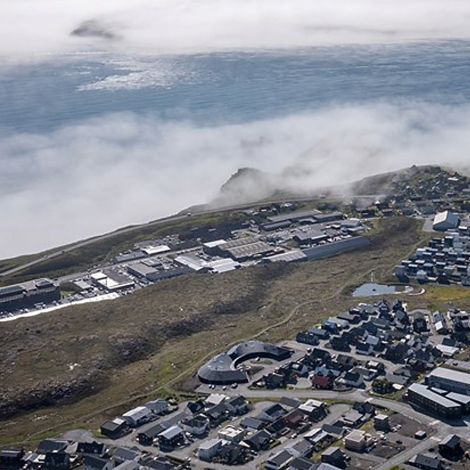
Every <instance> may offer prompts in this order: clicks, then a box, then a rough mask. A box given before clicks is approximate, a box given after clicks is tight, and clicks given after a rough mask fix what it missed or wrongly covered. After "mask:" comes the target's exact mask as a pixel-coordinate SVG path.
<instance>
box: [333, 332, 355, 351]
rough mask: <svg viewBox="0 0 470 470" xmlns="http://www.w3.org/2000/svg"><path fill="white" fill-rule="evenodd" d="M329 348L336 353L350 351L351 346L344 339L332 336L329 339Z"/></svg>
mask: <svg viewBox="0 0 470 470" xmlns="http://www.w3.org/2000/svg"><path fill="white" fill-rule="evenodd" d="M330 346H331V347H332V348H333V349H334V350H336V351H351V346H350V345H349V342H348V341H347V339H346V338H343V337H338V336H333V338H330Z"/></svg>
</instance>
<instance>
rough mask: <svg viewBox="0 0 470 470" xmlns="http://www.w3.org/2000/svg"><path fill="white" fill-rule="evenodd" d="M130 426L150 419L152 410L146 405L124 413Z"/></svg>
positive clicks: (139, 424)
mask: <svg viewBox="0 0 470 470" xmlns="http://www.w3.org/2000/svg"><path fill="white" fill-rule="evenodd" d="M122 417H123V418H124V420H125V421H126V423H127V424H128V425H129V426H132V427H134V428H136V427H138V426H141V425H142V424H144V423H147V422H149V421H150V419H151V417H152V412H151V411H150V410H149V409H148V408H147V407H146V406H138V407H137V408H134V409H132V410H129V411H128V412H127V413H124V414H123V415H122Z"/></svg>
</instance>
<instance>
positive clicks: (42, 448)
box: [37, 439, 69, 454]
mask: <svg viewBox="0 0 470 470" xmlns="http://www.w3.org/2000/svg"><path fill="white" fill-rule="evenodd" d="M68 446H69V443H68V442H67V441H58V440H56V439H44V440H43V441H41V442H40V443H39V444H38V448H37V451H38V453H40V454H47V453H48V452H65V449H67V447H68Z"/></svg>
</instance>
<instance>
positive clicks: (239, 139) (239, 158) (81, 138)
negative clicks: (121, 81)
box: [0, 103, 470, 258]
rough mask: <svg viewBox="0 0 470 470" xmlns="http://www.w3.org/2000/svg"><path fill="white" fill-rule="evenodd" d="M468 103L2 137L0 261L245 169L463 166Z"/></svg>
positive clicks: (159, 209) (145, 211) (366, 170)
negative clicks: (3, 227) (215, 124)
mask: <svg viewBox="0 0 470 470" xmlns="http://www.w3.org/2000/svg"><path fill="white" fill-rule="evenodd" d="M469 125H470V106H464V107H461V108H455V107H454V108H452V107H445V106H432V105H429V104H423V103H421V104H420V103H415V104H410V103H408V104H407V105H406V106H405V105H396V104H395V105H391V104H389V105H387V104H382V105H364V106H359V105H357V106H356V105H351V106H339V107H333V108H325V109H322V110H318V111H316V112H311V113H305V114H301V115H292V116H288V117H284V118H279V119H273V120H266V121H258V122H253V123H247V124H238V125H224V126H218V127H197V126H196V125H194V124H191V123H188V122H162V121H158V120H156V119H154V118H151V117H146V118H144V117H139V116H136V115H134V114H121V115H113V116H104V117H102V118H97V119H91V120H89V121H86V122H83V123H82V124H80V125H75V126H71V127H67V128H63V129H61V130H58V131H55V132H53V133H50V134H48V135H42V136H37V135H24V134H22V135H17V136H11V137H8V138H5V139H3V140H0V165H1V167H2V172H1V173H0V212H1V214H2V220H5V221H8V230H2V231H1V232H0V258H1V257H6V256H11V255H15V254H20V253H25V252H32V251H37V250H40V249H45V248H48V247H52V246H56V245H58V244H63V243H66V242H70V241H73V240H76V239H79V238H82V237H86V236H91V235H96V234H98V233H101V232H105V231H109V230H111V229H115V228H118V227H120V226H123V225H128V224H130V223H137V222H146V221H148V220H151V219H155V218H157V217H159V216H163V215H167V214H171V213H174V212H176V211H179V210H181V209H183V208H184V207H187V206H190V205H193V204H198V203H203V202H206V201H208V200H210V199H211V198H213V197H214V196H215V195H216V194H217V191H218V189H219V187H220V185H221V184H222V183H223V182H224V181H225V180H226V179H227V178H228V176H229V175H230V174H232V173H233V172H235V171H236V170H237V169H238V168H240V167H243V166H254V167H257V168H260V169H262V170H266V171H269V172H273V173H282V172H283V171H284V170H285V169H286V168H288V167H290V168H292V167H295V168H297V170H298V171H297V173H296V175H295V176H292V174H293V173H292V172H291V171H284V178H285V182H286V183H288V184H291V185H295V186H296V187H303V188H314V187H321V186H325V185H328V184H332V183H333V184H334V183H336V182H338V181H339V182H346V181H352V180H354V179H357V178H360V177H362V176H366V175H370V174H374V173H377V172H382V171H388V170H392V169H398V168H402V167H406V166H409V165H411V164H426V163H445V164H447V165H455V166H458V167H460V166H463V165H465V164H467V162H468V154H467V152H468V150H467V149H468V148H470V134H469V133H468V128H469Z"/></svg>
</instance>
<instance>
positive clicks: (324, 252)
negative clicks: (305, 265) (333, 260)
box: [303, 236, 370, 261]
mask: <svg viewBox="0 0 470 470" xmlns="http://www.w3.org/2000/svg"><path fill="white" fill-rule="evenodd" d="M369 243H370V241H369V239H368V238H366V237H361V236H359V237H349V238H344V239H343V240H339V241H337V242H331V243H326V244H325V245H319V246H314V247H313V248H307V249H305V250H303V252H304V254H305V255H306V256H307V259H308V260H309V261H313V260H317V259H322V258H328V257H330V256H334V255H337V254H338V253H341V252H344V251H349V250H355V249H357V248H363V247H365V246H367V245H369Z"/></svg>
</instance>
